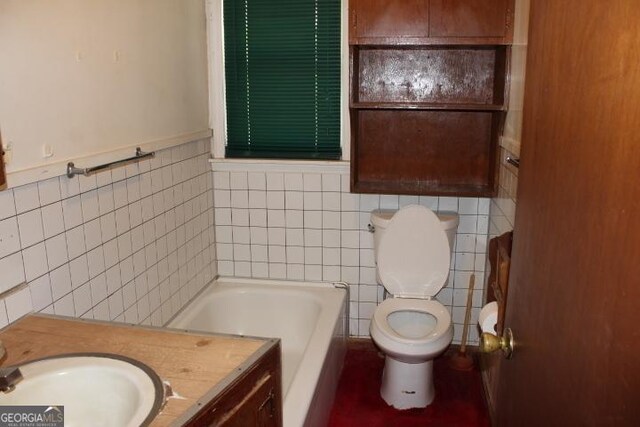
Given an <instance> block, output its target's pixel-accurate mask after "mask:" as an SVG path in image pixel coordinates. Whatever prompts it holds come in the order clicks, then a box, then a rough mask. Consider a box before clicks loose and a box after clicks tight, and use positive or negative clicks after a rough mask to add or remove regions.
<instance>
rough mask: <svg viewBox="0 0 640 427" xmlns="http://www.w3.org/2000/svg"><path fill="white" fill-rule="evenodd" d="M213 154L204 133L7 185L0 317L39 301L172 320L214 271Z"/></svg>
mask: <svg viewBox="0 0 640 427" xmlns="http://www.w3.org/2000/svg"><path fill="white" fill-rule="evenodd" d="M208 158H209V144H208V142H207V141H198V142H192V143H189V144H184V145H181V146H179V147H174V148H171V149H166V150H162V151H160V152H158V153H157V156H156V157H155V158H154V159H151V160H146V161H143V162H140V163H137V164H131V165H128V166H126V167H123V168H118V169H114V170H112V171H106V172H101V173H99V174H98V175H95V176H92V177H89V178H85V177H80V178H74V179H68V178H67V177H66V176H61V177H58V178H52V179H48V180H46V181H41V182H38V183H35V184H30V185H25V186H22V187H17V188H15V189H12V190H7V191H4V192H0V292H5V291H7V292H6V293H4V294H3V295H2V299H0V327H2V326H4V325H6V324H8V323H10V322H13V321H15V320H17V319H18V318H20V317H21V316H23V315H24V314H26V313H28V312H30V311H32V310H34V311H41V312H44V313H55V314H61V315H69V316H76V317H83V318H95V319H100V320H115V321H126V322H131V323H140V324H152V325H156V326H160V325H162V324H164V323H165V322H166V321H167V320H168V319H169V318H170V317H171V316H172V315H173V314H174V313H175V312H176V311H177V310H178V309H180V308H181V307H182V306H183V305H184V304H185V303H186V302H187V301H188V300H189V299H191V297H192V296H193V295H194V294H195V293H196V292H197V291H199V290H200V289H201V288H202V287H203V286H204V285H205V284H206V283H208V282H209V281H210V280H212V279H213V277H214V276H215V275H216V263H215V246H214V226H213V192H212V184H211V175H212V173H211V171H210V168H209V164H208ZM25 282H26V284H25Z"/></svg>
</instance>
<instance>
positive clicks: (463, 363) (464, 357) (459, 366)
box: [449, 274, 476, 371]
mask: <svg viewBox="0 0 640 427" xmlns="http://www.w3.org/2000/svg"><path fill="white" fill-rule="evenodd" d="M475 281H476V276H475V274H471V277H470V278H469V292H468V293H467V309H466V311H465V314H464V327H463V328H462V342H461V343H460V350H458V352H457V353H455V354H453V355H452V356H451V358H450V359H449V366H451V367H452V368H453V369H456V370H458V371H470V370H471V369H473V359H472V358H471V356H470V355H469V354H467V337H468V334H469V319H470V318H471V303H472V301H473V287H474V284H475Z"/></svg>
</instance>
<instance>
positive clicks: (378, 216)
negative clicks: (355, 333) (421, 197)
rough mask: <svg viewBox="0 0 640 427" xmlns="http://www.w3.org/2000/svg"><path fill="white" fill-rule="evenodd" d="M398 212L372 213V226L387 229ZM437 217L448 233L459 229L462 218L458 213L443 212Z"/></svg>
mask: <svg viewBox="0 0 640 427" xmlns="http://www.w3.org/2000/svg"><path fill="white" fill-rule="evenodd" d="M396 212H398V210H397V209H376V210H374V211H372V212H371V224H373V226H374V227H380V228H382V229H386V228H387V227H388V226H389V222H390V221H391V218H393V215H394V214H395V213H396ZM436 215H437V216H438V218H439V219H440V223H441V224H442V228H443V230H445V231H447V230H451V229H455V228H458V224H459V223H460V217H459V216H458V214H457V213H456V212H449V211H442V212H437V213H436Z"/></svg>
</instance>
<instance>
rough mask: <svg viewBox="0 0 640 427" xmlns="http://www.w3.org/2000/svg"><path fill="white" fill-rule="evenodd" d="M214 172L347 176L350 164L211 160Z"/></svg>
mask: <svg viewBox="0 0 640 427" xmlns="http://www.w3.org/2000/svg"><path fill="white" fill-rule="evenodd" d="M209 163H211V170H213V171H214V172H245V171H260V172H300V173H303V172H318V173H335V174H341V175H342V174H344V175H347V174H349V169H350V162H348V161H342V160H339V161H336V160H280V159H275V160H267V159H211V160H209Z"/></svg>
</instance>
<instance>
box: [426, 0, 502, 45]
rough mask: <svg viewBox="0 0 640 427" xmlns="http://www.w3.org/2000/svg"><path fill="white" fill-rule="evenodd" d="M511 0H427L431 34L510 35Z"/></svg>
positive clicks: (452, 35)
mask: <svg viewBox="0 0 640 427" xmlns="http://www.w3.org/2000/svg"><path fill="white" fill-rule="evenodd" d="M512 6H513V0H431V2H430V16H429V35H430V36H431V37H435V38H437V37H471V38H476V37H478V38H484V37H487V38H501V37H507V36H509V35H510V27H511V16H512V14H513V9H512Z"/></svg>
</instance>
